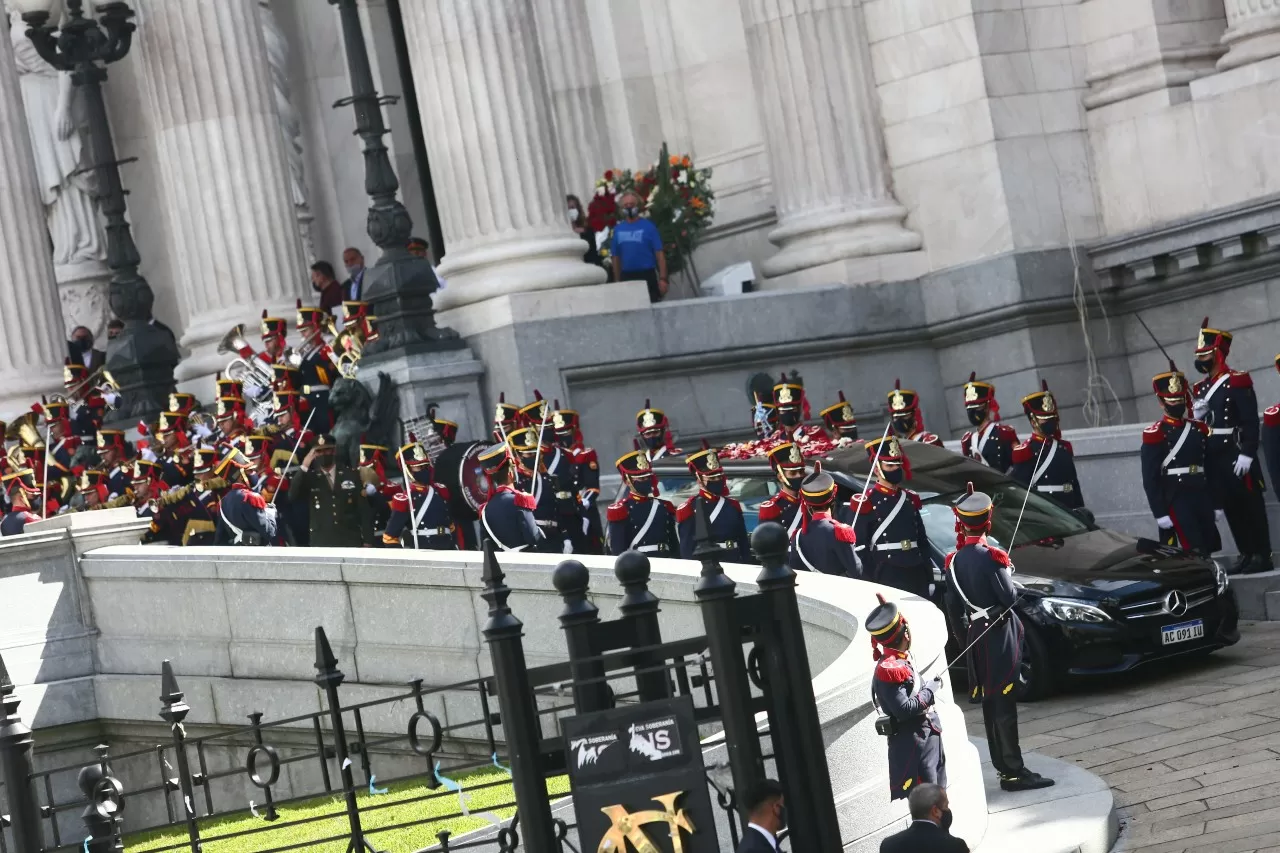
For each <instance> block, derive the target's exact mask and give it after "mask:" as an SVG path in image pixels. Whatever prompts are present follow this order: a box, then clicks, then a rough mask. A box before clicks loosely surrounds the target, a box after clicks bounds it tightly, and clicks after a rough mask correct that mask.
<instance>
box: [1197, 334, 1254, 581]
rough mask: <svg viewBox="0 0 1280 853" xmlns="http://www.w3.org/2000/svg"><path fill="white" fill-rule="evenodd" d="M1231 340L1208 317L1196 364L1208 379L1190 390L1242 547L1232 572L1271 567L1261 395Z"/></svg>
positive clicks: (1215, 479) (1216, 481)
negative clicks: (1235, 361) (1238, 362)
mask: <svg viewBox="0 0 1280 853" xmlns="http://www.w3.org/2000/svg"><path fill="white" fill-rule="evenodd" d="M1231 340H1232V336H1231V333H1230V332H1224V331H1221V330H1219V329H1211V328H1209V318H1208V317H1206V318H1204V322H1203V323H1202V324H1201V326H1200V337H1199V339H1198V341H1197V343H1196V361H1195V366H1196V371H1197V372H1199V373H1202V374H1204V376H1205V378H1204V379H1202V380H1200V381H1199V382H1197V383H1196V384H1195V386H1194V387H1193V388H1192V394H1193V397H1194V400H1193V403H1192V405H1193V407H1194V409H1193V411H1194V413H1195V417H1196V420H1202V421H1204V422H1205V424H1207V425H1208V427H1209V459H1208V462H1209V465H1210V466H1211V467H1212V468H1213V474H1212V475H1211V480H1212V481H1213V483H1214V485H1215V487H1216V488H1217V489H1218V490H1219V492H1220V493H1221V506H1222V509H1223V511H1224V512H1225V513H1226V517H1227V524H1228V526H1230V528H1231V535H1232V536H1233V537H1234V538H1235V540H1236V546H1237V547H1238V548H1239V549H1240V560H1239V562H1237V563H1236V565H1235V569H1234V571H1236V572H1241V573H1244V574H1252V573H1256V572H1268V571H1271V568H1272V563H1271V531H1270V529H1269V528H1268V526H1267V511H1266V507H1265V506H1264V505H1263V492H1264V490H1265V484H1264V483H1263V479H1262V466H1261V465H1259V464H1258V398H1257V395H1256V394H1255V393H1254V390H1253V378H1252V377H1251V376H1249V374H1248V373H1246V372H1244V371H1241V370H1232V369H1231V367H1230V366H1228V364H1227V356H1228V355H1229V354H1230V353H1231Z"/></svg>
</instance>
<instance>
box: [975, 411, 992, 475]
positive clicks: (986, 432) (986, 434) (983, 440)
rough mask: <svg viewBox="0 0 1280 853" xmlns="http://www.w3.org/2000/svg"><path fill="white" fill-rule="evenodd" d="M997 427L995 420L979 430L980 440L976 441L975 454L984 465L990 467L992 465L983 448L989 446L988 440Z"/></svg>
mask: <svg viewBox="0 0 1280 853" xmlns="http://www.w3.org/2000/svg"><path fill="white" fill-rule="evenodd" d="M995 427H996V425H995V422H994V421H993V422H991V423H989V424H987V425H986V426H984V427H983V428H982V429H980V430H978V440H977V442H975V455H976V456H977V459H978V461H979V462H981V463H982V464H983V465H986V466H987V467H988V468H990V467H991V463H990V462H988V461H987V457H986V456H984V455H983V454H982V451H983V448H985V447H986V446H987V440H988V439H989V438H991V433H992V432H993V431H994V430H995Z"/></svg>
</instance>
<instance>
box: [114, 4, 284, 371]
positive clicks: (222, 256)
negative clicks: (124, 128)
mask: <svg viewBox="0 0 1280 853" xmlns="http://www.w3.org/2000/svg"><path fill="white" fill-rule="evenodd" d="M139 5H140V7H141V8H140V9H139V12H140V17H141V19H142V20H143V21H145V25H144V26H141V27H139V29H138V40H139V49H138V53H139V54H140V56H141V59H142V63H143V67H144V70H143V75H142V76H143V77H144V78H145V79H146V83H147V91H148V95H149V101H150V103H149V105H148V106H149V109H150V111H151V115H152V119H153V121H154V123H155V127H156V153H157V156H158V159H159V160H160V166H161V172H162V174H163V177H164V182H163V183H164V198H165V207H166V210H167V213H168V215H169V218H170V220H171V221H172V223H173V226H172V227H173V230H174V233H175V234H178V235H180V236H181V239H179V240H178V241H177V242H176V243H175V250H176V251H175V254H176V256H177V257H176V264H175V267H176V273H177V282H176V284H177V286H178V291H179V301H180V306H181V309H182V313H183V320H184V327H185V331H184V333H183V336H182V340H181V343H182V345H183V346H184V347H187V348H188V349H190V350H191V355H190V356H189V357H188V358H187V359H185V360H184V361H183V362H182V364H181V366H180V367H179V370H178V378H179V379H186V378H189V377H193V376H202V375H206V374H210V373H213V372H214V371H216V370H218V369H220V368H221V367H222V366H223V364H225V362H226V359H227V357H226V356H225V355H218V354H217V352H216V346H217V342H218V341H219V340H220V339H221V338H222V336H223V334H225V333H226V331H227V330H228V329H229V328H231V326H233V325H235V324H236V323H245V324H246V326H247V327H246V331H247V332H248V333H249V334H248V335H246V336H247V337H249V338H250V339H251V340H252V339H254V338H256V334H255V332H256V328H257V322H256V321H257V319H258V318H260V317H261V314H262V310H263V309H264V308H265V309H267V310H268V311H270V312H271V313H272V314H273V315H275V316H282V317H292V316H293V310H294V300H295V299H296V297H298V296H302V295H304V294H306V291H305V290H304V288H307V280H308V272H307V266H306V263H305V262H304V259H303V251H302V243H301V240H300V239H299V235H298V220H297V209H296V207H295V204H294V195H293V191H292V186H291V176H290V172H289V166H288V164H287V162H286V159H285V156H284V150H283V146H282V144H281V135H280V134H281V130H280V119H279V117H278V115H277V108H276V96H275V91H274V89H273V87H272V77H271V68H270V65H269V63H268V59H267V52H266V47H265V44H264V41H263V35H262V27H261V21H260V19H259V16H258V4H257V2H256V0H219V2H217V3H209V2H206V0H142V2H140V4H139Z"/></svg>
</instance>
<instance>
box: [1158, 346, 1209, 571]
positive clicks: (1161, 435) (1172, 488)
mask: <svg viewBox="0 0 1280 853" xmlns="http://www.w3.org/2000/svg"><path fill="white" fill-rule="evenodd" d="M1151 385H1152V387H1153V388H1154V389H1155V392H1156V397H1158V398H1159V400H1160V406H1161V407H1162V408H1163V409H1164V417H1162V418H1161V419H1160V420H1158V421H1156V422H1155V423H1154V424H1152V425H1151V426H1149V427H1147V428H1146V429H1145V430H1143V431H1142V488H1143V490H1144V491H1146V493H1147V505H1148V506H1150V507H1151V514H1152V515H1153V516H1154V517H1155V519H1156V526H1157V527H1158V528H1159V530H1160V541H1161V542H1163V543H1164V544H1165V545H1172V546H1174V547H1177V548H1182V549H1183V550H1185V551H1192V552H1195V553H1197V554H1200V555H1201V556H1203V557H1208V556H1209V555H1210V554H1212V553H1213V552H1214V551H1217V550H1218V549H1219V548H1220V547H1221V546H1222V543H1221V540H1220V539H1219V536H1218V527H1217V524H1216V519H1215V514H1218V515H1220V514H1221V513H1222V510H1221V509H1220V508H1219V507H1218V505H1217V501H1219V500H1220V499H1221V491H1220V490H1218V489H1216V488H1214V484H1213V483H1212V482H1211V481H1210V479H1209V476H1210V471H1211V469H1210V467H1209V466H1208V465H1207V464H1206V460H1207V458H1208V453H1209V427H1207V426H1206V425H1205V424H1204V423H1203V422H1201V421H1196V420H1191V419H1189V418H1188V417H1187V398H1188V388H1187V378H1186V377H1185V376H1183V375H1182V374H1181V373H1180V372H1179V371H1178V369H1177V368H1176V367H1174V365H1173V364H1172V363H1170V364H1169V372H1167V373H1161V374H1159V375H1158V376H1156V377H1155V378H1153V379H1152V380H1151Z"/></svg>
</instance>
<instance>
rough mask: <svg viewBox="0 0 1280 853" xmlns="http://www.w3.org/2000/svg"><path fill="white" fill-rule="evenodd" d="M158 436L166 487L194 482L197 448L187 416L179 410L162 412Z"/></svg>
mask: <svg viewBox="0 0 1280 853" xmlns="http://www.w3.org/2000/svg"><path fill="white" fill-rule="evenodd" d="M170 402H173V401H172V400H170ZM156 438H158V439H159V441H160V447H159V448H158V449H157V456H158V457H159V460H158V461H159V462H160V470H161V477H160V478H161V480H163V481H164V487H165V488H166V489H175V488H178V487H179V486H185V485H188V484H189V483H191V482H193V480H194V475H193V473H192V470H191V469H192V456H193V451H194V449H195V448H194V445H192V443H191V439H190V437H189V436H188V435H187V416H186V415H185V414H183V413H181V412H178V411H171V412H161V413H160V420H159V421H158V422H157V423H156Z"/></svg>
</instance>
